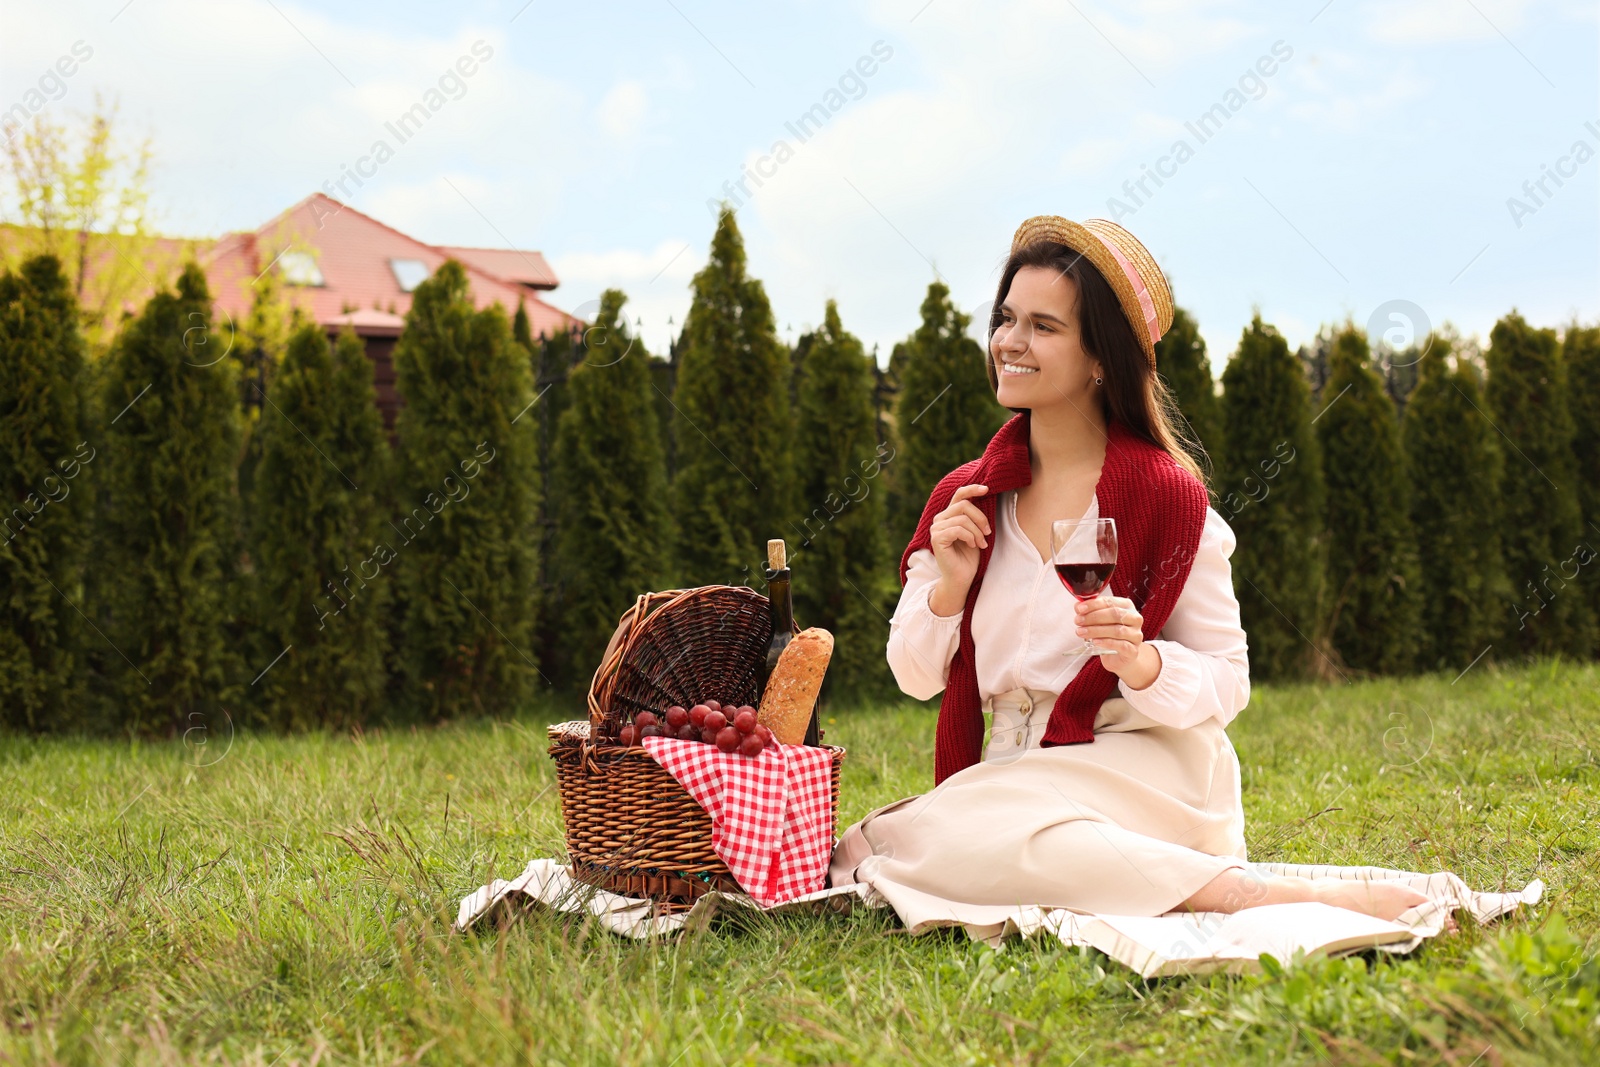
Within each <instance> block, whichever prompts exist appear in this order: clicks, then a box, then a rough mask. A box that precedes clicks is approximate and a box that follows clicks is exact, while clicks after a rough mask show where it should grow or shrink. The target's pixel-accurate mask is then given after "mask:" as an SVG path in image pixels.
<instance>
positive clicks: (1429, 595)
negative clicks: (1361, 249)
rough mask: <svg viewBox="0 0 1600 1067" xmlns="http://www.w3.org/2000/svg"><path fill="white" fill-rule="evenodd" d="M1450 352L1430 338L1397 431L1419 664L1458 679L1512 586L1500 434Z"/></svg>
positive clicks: (1491, 634) (1489, 639) (1501, 616)
mask: <svg viewBox="0 0 1600 1067" xmlns="http://www.w3.org/2000/svg"><path fill="white" fill-rule="evenodd" d="M1451 348H1452V341H1451V339H1449V338H1447V337H1444V336H1439V335H1435V336H1434V337H1433V338H1432V344H1431V345H1430V346H1428V347H1427V351H1426V354H1424V355H1423V356H1422V357H1421V360H1420V362H1419V363H1418V364H1417V372H1418V382H1417V387H1416V389H1415V390H1414V391H1413V392H1412V394H1411V396H1410V398H1409V399H1408V400H1407V402H1406V410H1405V421H1404V430H1405V447H1406V458H1407V461H1408V466H1409V468H1410V473H1411V490H1412V498H1411V500H1412V503H1411V516H1412V522H1413V525H1414V527H1415V529H1416V534H1417V551H1418V555H1419V557H1420V564H1421V567H1420V572H1421V577H1422V585H1421V601H1422V627H1421V631H1420V633H1421V638H1422V645H1421V649H1420V655H1419V663H1420V665H1421V666H1422V667H1424V668H1426V669H1445V670H1456V671H1460V670H1463V669H1465V668H1466V666H1467V665H1468V664H1470V663H1472V662H1473V660H1475V659H1476V658H1477V657H1478V655H1479V654H1480V653H1482V652H1483V651H1485V650H1486V649H1487V648H1488V647H1489V646H1490V645H1491V644H1492V643H1493V642H1494V641H1495V640H1496V638H1497V637H1498V636H1499V635H1500V634H1501V633H1502V632H1503V630H1504V628H1505V626H1504V621H1505V603H1506V601H1507V600H1508V599H1509V598H1510V595H1511V587H1510V585H1509V583H1507V581H1506V577H1505V562H1504V560H1503V559H1502V558H1501V555H1500V526H1501V524H1500V465H1501V456H1500V448H1499V435H1498V434H1497V433H1496V432H1495V430H1494V427H1492V426H1491V425H1489V423H1488V421H1487V420H1486V419H1485V418H1484V417H1483V409H1484V401H1483V398H1482V389H1481V388H1480V386H1479V381H1478V375H1477V373H1476V372H1475V371H1474V370H1473V369H1472V367H1471V366H1470V365H1467V364H1465V363H1462V364H1458V365H1457V367H1456V369H1455V370H1451V369H1450V365H1449V356H1450V352H1451Z"/></svg>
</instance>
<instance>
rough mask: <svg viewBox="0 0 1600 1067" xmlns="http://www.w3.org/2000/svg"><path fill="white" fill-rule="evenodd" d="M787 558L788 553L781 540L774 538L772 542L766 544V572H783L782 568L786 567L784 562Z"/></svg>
mask: <svg viewBox="0 0 1600 1067" xmlns="http://www.w3.org/2000/svg"><path fill="white" fill-rule="evenodd" d="M788 557H789V553H788V551H787V549H786V548H785V547H784V544H783V538H781V537H774V538H773V539H772V540H770V541H768V542H767V569H768V570H774V571H781V570H783V568H784V567H785V566H786V561H787V559H788Z"/></svg>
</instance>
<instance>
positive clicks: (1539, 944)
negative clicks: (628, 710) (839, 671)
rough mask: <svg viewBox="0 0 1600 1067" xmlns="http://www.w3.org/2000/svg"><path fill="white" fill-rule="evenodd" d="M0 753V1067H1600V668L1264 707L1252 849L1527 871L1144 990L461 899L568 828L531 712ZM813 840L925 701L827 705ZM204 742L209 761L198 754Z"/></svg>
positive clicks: (1107, 979)
mask: <svg viewBox="0 0 1600 1067" xmlns="http://www.w3.org/2000/svg"><path fill="white" fill-rule="evenodd" d="M579 708H581V704H573V705H571V706H570V708H562V709H550V708H541V709H536V710H532V711H530V713H529V714H528V715H527V716H526V717H524V718H522V719H519V720H517V721H514V722H492V723H464V724H459V725H452V726H447V727H444V728H440V729H436V730H426V731H384V732H379V731H372V732H368V733H366V734H365V735H364V736H359V735H358V736H325V735H322V736H318V735H313V736H301V737H293V738H275V737H255V736H248V735H243V734H241V735H239V736H236V737H233V738H232V739H231V742H230V741H229V739H228V737H227V736H226V731H225V730H220V729H213V730H211V731H210V732H209V734H207V735H203V736H201V735H196V736H192V737H191V738H190V742H191V743H190V744H187V745H185V744H183V743H180V742H172V743H169V744H148V743H133V744H129V743H113V742H106V741H84V740H70V739H67V740H60V739H58V740H28V739H17V738H11V739H0V1062H4V1063H20V1064H35V1063H37V1064H46V1063H73V1064H76V1063H83V1064H101V1063H119V1064H158V1063H159V1064H165V1063H177V1062H205V1063H213V1062H216V1063H242V1064H256V1065H260V1067H266V1065H277V1067H289V1065H291V1064H329V1063H401V1062H405V1063H412V1062H420V1063H431V1064H454V1063H468V1064H471V1063H508V1062H530V1063H540V1064H591V1063H592V1064H613V1063H616V1064H661V1065H675V1067H689V1065H694V1064H718V1065H721V1064H734V1063H790V1062H800V1063H925V1064H940V1065H943V1064H960V1063H974V1064H988V1063H1005V1064H1010V1063H1061V1064H1072V1063H1078V1064H1092V1063H1110V1062H1148V1063H1175V1062H1208V1063H1209V1062H1239V1061H1251V1062H1255V1061H1259V1062H1274V1063H1279V1062H1284V1063H1328V1062H1333V1063H1365V1062H1412V1061H1418V1062H1448V1063H1457V1064H1461V1065H1462V1067H1466V1065H1468V1064H1474V1063H1479V1064H1497V1063H1530V1064H1531V1063H1540V1064H1543V1063H1573V1064H1578V1063H1584V1064H1588V1063H1593V1062H1600V1053H1597V1051H1596V1044H1597V1042H1600V962H1597V959H1596V955H1595V953H1596V949H1597V947H1600V894H1597V892H1596V886H1597V883H1600V861H1597V853H1596V844H1597V841H1596V831H1597V825H1600V822H1597V817H1600V766H1597V764H1596V759H1595V752H1594V746H1595V744H1596V740H1597V738H1600V668H1596V667H1595V666H1583V667H1573V666H1570V665H1560V664H1554V663H1542V664H1536V665H1533V666H1530V667H1526V668H1518V669H1514V670H1512V669H1504V670H1502V669H1496V668H1492V667H1490V666H1487V665H1479V666H1478V667H1476V668H1474V669H1473V670H1472V671H1470V672H1469V673H1468V674H1467V675H1465V676H1464V677H1463V678H1461V679H1460V680H1459V681H1458V682H1455V683H1452V679H1451V677H1450V676H1448V675H1446V676H1427V677H1422V678H1416V679H1408V680H1405V681H1375V682H1358V683H1354V684H1349V685H1337V686H1333V687H1319V686H1302V687H1286V688H1267V687H1260V688H1258V689H1257V691H1256V693H1255V695H1254V699H1253V700H1252V701H1251V704H1250V706H1249V708H1247V709H1246V710H1245V712H1244V713H1243V715H1242V716H1241V717H1240V719H1239V720H1238V721H1237V723H1236V724H1235V725H1234V726H1233V727H1232V728H1231V729H1230V733H1231V735H1232V737H1233V739H1234V744H1235V746H1236V747H1237V748H1238V750H1239V756H1240V761H1241V763H1242V764H1243V767H1244V772H1245V778H1244V796H1245V806H1246V809H1247V811H1248V814H1249V819H1250V824H1249V840H1250V848H1251V854H1252V858H1253V859H1277V860H1291V861H1306V862H1312V861H1320V862H1332V863H1376V864H1385V865H1390V866H1395V867H1403V868H1408V869H1414V870H1424V871H1426V870H1434V869H1448V870H1453V871H1456V872H1457V873H1459V874H1461V875H1462V876H1463V877H1464V878H1465V879H1466V880H1467V881H1468V883H1470V884H1471V885H1472V886H1473V887H1475V888H1501V887H1516V888H1520V887H1521V886H1522V885H1523V884H1524V883H1526V882H1527V881H1528V880H1530V879H1532V878H1535V877H1537V878H1543V879H1544V880H1545V881H1546V882H1547V883H1548V885H1549V890H1548V893H1547V896H1546V898H1545V901H1544V902H1543V903H1542V904H1540V905H1539V906H1538V907H1536V908H1534V909H1532V910H1531V911H1527V912H1524V913H1521V914H1519V915H1517V916H1515V917H1513V918H1510V919H1508V920H1505V921H1502V922H1501V923H1499V924H1497V925H1494V926H1491V927H1488V928H1485V929H1479V928H1476V927H1474V926H1473V925H1472V924H1471V923H1470V921H1469V922H1468V923H1467V924H1466V926H1465V927H1464V928H1463V930H1462V931H1461V933H1460V934H1458V935H1456V936H1455V937H1452V938H1448V939H1440V940H1437V941H1434V942H1432V943H1430V944H1427V945H1425V946H1424V947H1423V948H1422V949H1421V950H1419V951H1418V952H1417V953H1416V954H1415V955H1413V956H1411V957H1405V958H1398V959H1391V958H1388V957H1384V958H1378V959H1369V958H1365V957H1356V958H1351V959H1346V960H1337V961H1321V962H1311V963H1302V964H1300V965H1298V966H1291V967H1289V968H1288V969H1287V970H1286V971H1282V972H1280V973H1277V974H1270V975H1263V976H1258V977H1242V978H1228V977H1213V978H1207V979H1168V980H1161V981H1154V982H1148V983H1147V982H1143V981H1141V980H1138V979H1137V978H1134V977H1132V976H1131V975H1130V974H1129V972H1127V971H1125V970H1123V969H1121V968H1119V967H1118V966H1116V965H1114V964H1111V963H1110V962H1109V961H1107V960H1106V959H1105V958H1104V957H1101V956H1098V955H1097V954H1095V953H1092V952H1081V951H1078V950H1068V949H1063V948H1062V947H1061V946H1060V945H1059V943H1057V944H1055V945H1052V944H1050V943H1048V942H1046V941H1043V940H1040V941H1035V942H1015V943H1012V944H1010V945H1008V946H1007V947H1006V948H1005V949H1004V950H1003V951H1001V952H998V953H997V952H994V951H992V950H990V949H988V948H985V947H983V946H981V945H978V944H975V943H972V942H969V941H967V940H966V938H965V935H961V934H946V933H938V934H934V935H930V936H927V937H922V938H910V937H907V936H905V935H904V934H902V933H900V932H899V931H897V929H896V927H895V923H894V921H893V918H892V916H890V915H889V914H887V913H882V914H873V913H867V914H859V915H856V916H852V917H849V918H794V917H790V918H786V919H784V920H782V921H778V920H774V919H770V918H765V917H753V918H738V917H730V918H727V919H723V920H719V921H718V922H717V923H715V924H713V926H712V927H711V928H710V929H709V930H706V931H702V932H700V933H697V934H694V935H691V936H688V937H686V938H685V939H684V940H680V941H676V942H663V943H649V944H636V943H631V942H624V941H622V940H620V939H617V938H613V937H611V936H610V935H607V934H603V933H600V932H597V931H596V930H594V929H593V928H592V927H588V926H585V925H584V924H582V923H580V922H578V921H576V920H572V919H563V918H558V917H553V916H551V915H548V914H542V913H534V914H531V915H529V916H527V917H526V918H525V919H523V920H521V921H519V922H517V923H515V924H513V925H512V926H511V927H510V928H508V929H506V930H503V931H497V930H493V929H490V930H487V931H485V932H483V933H481V934H474V935H456V934H453V933H451V931H450V928H449V923H450V920H451V919H453V918H454V916H455V910H456V906H457V902H458V901H459V899H460V898H461V897H462V896H463V895H465V894H466V893H467V892H469V891H471V890H472V889H474V888H476V887H477V886H478V885H480V884H482V883H483V882H486V881H488V880H490V879H491V878H494V877H510V876H512V875H513V874H515V873H517V872H519V871H520V870H521V869H522V867H523V865H524V864H525V862H526V861H527V860H528V859H529V858H531V857H533V856H537V855H553V854H560V852H561V850H562V847H563V846H562V836H561V826H560V819H559V813H558V809H557V806H556V802H555V800H556V798H555V791H554V784H553V783H554V776H553V768H552V765H551V762H550V760H549V758H548V757H547V755H546V753H545V749H546V741H545V734H544V725H545V723H547V722H550V721H555V720H556V719H559V718H573V717H576V715H575V714H573V712H574V711H576V710H577V709H579ZM836 720H837V721H833V722H830V724H829V726H828V731H829V740H830V741H837V742H839V743H842V744H844V745H846V746H848V748H849V749H850V757H849V759H848V761H847V762H846V765H845V774H844V796H843V800H842V805H843V810H842V811H841V813H840V818H841V822H840V825H841V827H843V826H844V825H846V824H847V823H848V822H849V821H851V820H854V819H855V818H857V817H859V816H860V815H862V814H864V813H865V812H866V811H868V810H870V809H871V808H873V807H874V806H877V805H879V804H882V803H884V802H886V801H888V800H890V799H893V798H895V797H897V796H901V795H904V794H906V793H910V792H919V791H922V790H925V789H927V788H929V786H930V785H931V744H932V736H933V712H932V711H931V710H930V709H928V708H924V707H922V706H919V705H915V704H909V703H908V704H906V705H903V706H899V707H886V708H878V709H871V710H864V711H858V712H851V713H846V712H844V711H842V710H841V711H840V712H839V713H837V715H836ZM202 740H203V741H204V742H205V743H204V744H200V743H198V742H200V741H202Z"/></svg>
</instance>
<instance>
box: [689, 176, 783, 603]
mask: <svg viewBox="0 0 1600 1067" xmlns="http://www.w3.org/2000/svg"><path fill="white" fill-rule="evenodd" d="M693 291H694V301H693V303H692V304H691V305H690V308H689V316H688V319H687V321H686V322H685V323H684V328H683V347H682V349H681V351H680V353H679V364H678V382H677V390H676V395H675V396H674V397H673V402H674V404H675V406H676V408H677V413H678V426H677V428H676V430H675V433H676V436H677V447H678V456H677V459H678V470H677V476H676V478H675V479H674V482H673V500H674V508H673V510H674V512H675V514H676V515H677V518H678V538H677V553H676V555H677V568H678V570H679V572H680V578H681V580H682V581H684V582H685V583H687V584H689V585H705V584H714V583H728V584H743V583H750V582H751V579H752V577H753V575H754V574H756V573H757V568H758V567H759V566H760V565H761V561H762V560H764V559H765V558H766V544H767V540H768V539H769V538H771V537H773V536H775V535H777V534H778V533H780V532H781V531H782V530H783V529H784V528H785V527H786V525H787V521H788V519H789V517H790V516H791V515H793V514H794V511H795V507H794V466H793V455H792V450H793V439H794V433H793V422H792V414H791V410H790V406H789V365H790V362H789V353H788V351H787V350H786V349H785V347H784V345H783V344H782V342H780V341H779V340H778V335H777V331H776V330H775V329H774V326H773V321H772V308H771V306H770V305H769V304H768V302H767V294H766V290H765V289H764V288H763V287H762V284H761V282H760V281H758V280H757V279H755V278H751V277H749V276H748V275H747V274H746V273H745V252H744V239H743V238H742V237H741V236H740V235H739V227H738V225H737V223H735V221H734V217H733V210H732V209H731V208H729V207H726V206H724V208H723V209H722V212H721V214H720V215H719V216H718V218H717V230H716V233H715V234H714V235H713V236H712V238H711V256H710V259H709V261H708V262H707V263H706V265H705V267H703V268H702V269H701V270H700V272H699V273H698V274H696V275H695V276H694V283H693Z"/></svg>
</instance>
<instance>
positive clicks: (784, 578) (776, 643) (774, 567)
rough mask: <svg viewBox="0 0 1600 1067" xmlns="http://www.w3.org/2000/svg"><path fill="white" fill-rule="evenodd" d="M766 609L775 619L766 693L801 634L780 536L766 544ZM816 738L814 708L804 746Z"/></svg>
mask: <svg viewBox="0 0 1600 1067" xmlns="http://www.w3.org/2000/svg"><path fill="white" fill-rule="evenodd" d="M767 610H768V612H770V613H771V617H772V640H771V641H770V642H768V644H767V662H766V664H765V665H764V666H763V668H762V673H761V688H762V690H763V691H765V690H766V686H767V681H768V679H770V678H771V677H772V672H773V669H774V668H776V667H777V666H778V657H779V656H782V655H783V650H784V649H785V648H788V647H789V642H790V641H792V640H794V635H795V634H797V633H799V632H800V630H799V628H798V627H797V626H795V622H794V597H793V595H792V594H791V593H790V590H789V565H788V549H787V547H786V546H785V545H784V543H783V538H781V537H778V538H773V539H772V540H770V541H768V542H767ZM816 735H817V713H816V710H815V709H813V710H812V712H811V722H810V723H809V724H808V725H807V726H806V740H805V743H806V744H808V745H815V744H816V743H817V736H816Z"/></svg>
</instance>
